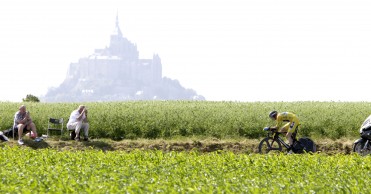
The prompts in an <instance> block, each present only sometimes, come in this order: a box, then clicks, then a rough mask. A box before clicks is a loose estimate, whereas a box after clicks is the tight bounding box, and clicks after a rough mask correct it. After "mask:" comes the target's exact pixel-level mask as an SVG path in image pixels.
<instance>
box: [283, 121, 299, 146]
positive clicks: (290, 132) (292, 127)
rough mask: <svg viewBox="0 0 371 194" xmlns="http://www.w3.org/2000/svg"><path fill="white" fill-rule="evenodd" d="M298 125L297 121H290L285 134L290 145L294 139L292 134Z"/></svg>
mask: <svg viewBox="0 0 371 194" xmlns="http://www.w3.org/2000/svg"><path fill="white" fill-rule="evenodd" d="M298 125H299V122H298V121H293V122H292V123H290V127H289V130H288V131H287V134H286V138H287V139H288V140H289V144H290V146H292V145H293V144H294V140H293V139H292V134H293V133H294V132H295V130H296V128H297V127H298Z"/></svg>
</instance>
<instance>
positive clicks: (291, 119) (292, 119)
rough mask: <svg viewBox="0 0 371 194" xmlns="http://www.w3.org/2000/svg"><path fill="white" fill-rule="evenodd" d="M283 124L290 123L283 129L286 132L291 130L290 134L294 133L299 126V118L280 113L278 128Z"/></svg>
mask: <svg viewBox="0 0 371 194" xmlns="http://www.w3.org/2000/svg"><path fill="white" fill-rule="evenodd" d="M283 122H288V124H287V125H285V126H284V127H283V128H284V130H289V128H290V130H289V132H292V131H293V130H295V128H296V127H297V126H298V125H299V118H298V117H297V116H296V115H295V114H294V113H291V112H282V113H278V115H277V119H276V127H277V128H278V127H280V126H281V125H282V123H283Z"/></svg>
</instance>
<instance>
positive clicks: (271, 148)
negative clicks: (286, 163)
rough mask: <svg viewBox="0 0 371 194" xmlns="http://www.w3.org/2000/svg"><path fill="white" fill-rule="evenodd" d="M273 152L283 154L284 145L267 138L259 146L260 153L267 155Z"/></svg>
mask: <svg viewBox="0 0 371 194" xmlns="http://www.w3.org/2000/svg"><path fill="white" fill-rule="evenodd" d="M272 152H273V153H274V152H282V145H281V143H280V142H279V141H277V140H275V139H273V138H272V137H266V138H264V139H263V140H262V141H261V142H260V144H259V153H261V154H267V153H272Z"/></svg>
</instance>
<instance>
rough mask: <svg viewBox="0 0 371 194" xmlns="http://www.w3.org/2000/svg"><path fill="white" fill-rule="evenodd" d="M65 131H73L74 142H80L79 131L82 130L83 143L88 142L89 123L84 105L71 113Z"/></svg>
mask: <svg viewBox="0 0 371 194" xmlns="http://www.w3.org/2000/svg"><path fill="white" fill-rule="evenodd" d="M67 129H74V130H75V133H76V137H75V140H76V141H80V131H81V129H83V130H84V141H88V134H89V123H88V111H87V109H86V108H85V106H84V105H80V106H79V107H78V108H77V109H76V110H74V111H72V113H71V115H70V119H69V120H68V123H67Z"/></svg>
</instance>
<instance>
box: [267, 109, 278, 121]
mask: <svg viewBox="0 0 371 194" xmlns="http://www.w3.org/2000/svg"><path fill="white" fill-rule="evenodd" d="M277 114H278V112H277V111H275V110H274V111H272V112H270V113H269V117H270V118H271V119H275V117H276V116H277Z"/></svg>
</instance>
